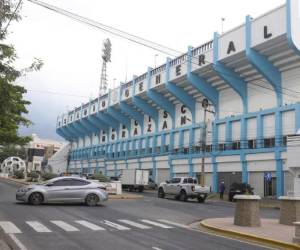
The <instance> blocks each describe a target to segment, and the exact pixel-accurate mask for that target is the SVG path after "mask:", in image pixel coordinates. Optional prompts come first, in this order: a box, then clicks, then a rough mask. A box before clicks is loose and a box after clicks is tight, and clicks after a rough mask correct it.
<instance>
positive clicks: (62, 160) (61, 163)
mask: <svg viewBox="0 0 300 250" xmlns="http://www.w3.org/2000/svg"><path fill="white" fill-rule="evenodd" d="M69 154H70V144H69V143H68V144H64V145H63V146H62V147H61V148H60V149H59V150H58V151H57V152H56V153H55V154H54V155H52V156H51V157H50V158H49V159H48V164H47V167H46V169H45V170H46V171H48V172H50V173H54V174H58V175H59V174H61V173H65V172H67V168H68V161H69V159H68V157H69Z"/></svg>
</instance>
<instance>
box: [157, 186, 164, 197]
mask: <svg viewBox="0 0 300 250" xmlns="http://www.w3.org/2000/svg"><path fill="white" fill-rule="evenodd" d="M157 196H158V198H165V192H164V190H163V189H162V188H159V189H158V195H157Z"/></svg>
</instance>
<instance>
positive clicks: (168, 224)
mask: <svg viewBox="0 0 300 250" xmlns="http://www.w3.org/2000/svg"><path fill="white" fill-rule="evenodd" d="M27 227H28V228H31V231H33V232H36V233H53V232H56V231H65V232H79V231H84V230H89V231H95V232H96V231H99V232H101V231H130V230H134V229H141V230H155V229H158V228H160V229H174V228H187V226H185V225H183V224H179V223H176V222H172V221H168V220H163V219H155V220H150V219H135V220H129V219H115V220H92V222H91V221H89V220H74V221H63V220H50V221H46V222H40V221H34V220H30V221H25V222H24V223H23V222H19V223H13V222H11V221H0V228H2V230H3V231H4V232H5V233H7V234H20V233H24V232H26V231H27V230H28V228H27Z"/></svg>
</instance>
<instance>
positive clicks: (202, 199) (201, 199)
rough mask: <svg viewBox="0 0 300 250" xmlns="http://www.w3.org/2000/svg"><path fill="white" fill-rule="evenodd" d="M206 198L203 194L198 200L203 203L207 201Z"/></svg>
mask: <svg viewBox="0 0 300 250" xmlns="http://www.w3.org/2000/svg"><path fill="white" fill-rule="evenodd" d="M205 198H206V197H203V196H201V195H199V196H198V197H197V200H198V202H199V203H203V202H204V201H205Z"/></svg>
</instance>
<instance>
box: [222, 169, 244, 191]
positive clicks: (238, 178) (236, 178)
mask: <svg viewBox="0 0 300 250" xmlns="http://www.w3.org/2000/svg"><path fill="white" fill-rule="evenodd" d="M222 181H224V184H225V193H228V192H229V189H230V185H231V184H232V183H234V182H235V183H242V172H219V173H218V186H219V185H220V183H221V182H222Z"/></svg>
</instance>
